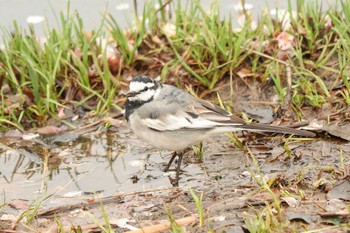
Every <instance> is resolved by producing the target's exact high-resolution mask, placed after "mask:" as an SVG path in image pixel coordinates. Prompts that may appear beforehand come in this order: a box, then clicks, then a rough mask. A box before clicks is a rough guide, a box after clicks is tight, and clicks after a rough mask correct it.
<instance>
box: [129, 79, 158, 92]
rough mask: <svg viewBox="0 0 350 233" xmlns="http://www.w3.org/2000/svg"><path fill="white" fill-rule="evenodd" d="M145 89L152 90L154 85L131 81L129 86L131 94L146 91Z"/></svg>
mask: <svg viewBox="0 0 350 233" xmlns="http://www.w3.org/2000/svg"><path fill="white" fill-rule="evenodd" d="M145 87H148V88H152V87H154V83H144V82H137V81H131V83H130V85H129V89H130V92H140V91H142V90H144V89H145Z"/></svg>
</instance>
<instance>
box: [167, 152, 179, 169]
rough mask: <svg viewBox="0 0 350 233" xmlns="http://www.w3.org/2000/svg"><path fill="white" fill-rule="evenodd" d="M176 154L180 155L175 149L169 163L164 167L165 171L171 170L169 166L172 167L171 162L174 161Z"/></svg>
mask: <svg viewBox="0 0 350 233" xmlns="http://www.w3.org/2000/svg"><path fill="white" fill-rule="evenodd" d="M176 156H178V155H177V153H176V151H174V153H173V155H172V156H171V158H170V160H169V163H168V165H167V166H166V168H165V169H164V171H165V172H167V171H169V168H170V166H171V164H172V163H173V162H174V159H175V158H176Z"/></svg>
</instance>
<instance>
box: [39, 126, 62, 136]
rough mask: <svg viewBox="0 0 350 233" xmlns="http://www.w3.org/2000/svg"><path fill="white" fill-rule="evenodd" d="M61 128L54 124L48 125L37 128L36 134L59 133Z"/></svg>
mask: <svg viewBox="0 0 350 233" xmlns="http://www.w3.org/2000/svg"><path fill="white" fill-rule="evenodd" d="M61 131H62V130H61V129H60V128H58V127H56V126H53V125H49V126H44V127H41V128H38V129H37V133H38V134H43V135H50V134H57V133H60V132H61Z"/></svg>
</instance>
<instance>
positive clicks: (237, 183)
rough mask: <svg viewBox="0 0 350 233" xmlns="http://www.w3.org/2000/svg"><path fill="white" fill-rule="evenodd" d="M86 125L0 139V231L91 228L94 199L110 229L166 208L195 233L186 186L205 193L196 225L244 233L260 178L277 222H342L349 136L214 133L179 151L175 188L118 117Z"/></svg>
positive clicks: (262, 204) (130, 225) (163, 215)
mask: <svg viewBox="0 0 350 233" xmlns="http://www.w3.org/2000/svg"><path fill="white" fill-rule="evenodd" d="M86 131H89V132H79V133H72V132H69V133H66V134H62V135H59V136H57V135H56V136H51V137H36V138H34V139H29V140H19V138H16V137H13V138H9V137H7V138H6V137H2V138H1V142H0V147H1V154H0V156H1V157H0V159H1V164H2V168H1V186H2V194H1V199H2V200H1V201H2V203H7V204H6V205H4V206H3V207H2V208H1V210H0V211H1V212H0V213H1V214H0V220H1V222H0V223H1V225H0V226H1V228H2V229H11V228H14V226H16V228H15V229H16V230H17V231H36V230H38V231H47V232H55V230H56V229H57V224H56V223H55V220H56V221H57V219H58V220H59V222H60V223H61V224H62V225H63V226H66V230H67V229H69V228H71V227H72V226H75V227H78V226H79V225H80V226H81V227H82V228H83V229H84V231H94V230H96V228H95V225H94V224H95V223H94V221H93V219H92V218H91V217H89V214H87V212H89V213H91V214H92V215H94V216H95V217H96V218H97V219H99V221H100V222H101V223H103V211H102V209H101V208H102V207H101V204H102V205H103V208H104V210H105V212H106V213H107V215H108V219H109V221H110V222H111V223H112V225H113V227H115V229H117V232H123V231H125V230H127V229H129V230H132V229H134V228H139V227H145V226H153V225H156V224H160V223H163V222H166V221H167V220H168V219H169V216H168V214H169V213H171V215H172V216H173V217H174V218H175V219H183V218H186V217H189V216H194V217H195V218H196V219H197V220H192V219H190V220H189V221H190V222H189V226H187V230H190V231H201V230H200V229H201V228H200V227H199V226H198V214H197V208H196V205H195V202H194V199H193V197H192V196H191V194H190V191H189V188H191V189H192V190H193V191H194V192H195V193H196V194H197V195H198V196H199V194H200V193H201V192H203V208H204V211H205V219H206V223H205V224H206V225H205V227H204V229H206V230H208V229H213V230H215V231H226V232H232V231H234V232H243V230H245V229H246V227H247V226H246V224H245V222H244V219H246V218H249V217H251V216H255V215H257V214H258V213H259V211H260V210H262V209H264V208H266V206H267V205H270V204H271V203H272V202H273V199H272V196H271V195H270V194H268V192H266V190H264V189H261V188H259V185H258V183H259V180H261V179H262V178H263V179H264V180H266V181H267V182H270V185H271V190H272V191H273V193H274V195H275V196H276V197H277V198H278V199H279V200H282V202H283V204H282V207H283V212H284V214H283V216H284V218H285V219H284V220H289V221H290V224H292V225H295V226H293V228H294V229H299V230H305V229H314V228H323V227H325V225H323V224H322V222H326V221H327V219H328V218H330V217H331V218H332V219H339V220H340V221H341V222H343V221H347V218H348V214H349V212H348V206H349V202H348V201H349V194H350V182H349V179H348V177H349V176H348V175H349V164H350V163H349V162H350V161H349V153H350V143H349V142H347V141H342V140H340V139H331V138H328V139H327V138H319V139H315V140H305V141H299V140H298V139H295V140H293V139H291V140H290V141H289V142H288V149H286V147H285V145H286V141H287V140H288V139H287V138H285V137H282V136H278V135H259V134H251V133H248V134H244V135H242V134H239V136H240V138H241V139H242V140H246V142H245V143H246V144H247V147H246V148H249V150H250V152H249V151H247V150H244V149H237V148H235V147H234V146H233V144H232V143H228V138H227V137H225V136H220V137H217V138H214V139H213V140H211V141H209V142H207V143H205V144H204V154H205V156H204V158H203V160H202V161H201V160H200V159H199V158H198V157H196V156H194V154H193V152H192V151H190V150H189V151H188V152H187V155H186V157H185V162H184V164H183V167H182V169H183V173H182V175H181V180H180V187H179V188H175V187H172V185H171V182H170V181H169V178H168V176H174V173H173V172H169V173H167V174H166V173H164V172H162V169H163V168H164V165H165V164H166V163H167V161H168V159H169V156H170V154H171V153H170V152H167V151H162V152H159V151H157V150H155V149H153V148H151V147H149V146H148V145H146V144H144V143H143V142H142V141H140V140H138V139H137V138H135V137H134V136H133V135H132V134H131V133H129V132H128V128H127V126H126V125H125V122H124V123H123V124H122V126H121V127H119V128H111V129H109V130H108V131H106V130H101V129H99V128H98V127H93V128H90V129H87V130H86ZM23 136H25V135H22V138H23ZM252 156H253V157H252ZM45 157H46V158H45ZM254 159H255V160H256V161H257V164H258V165H259V169H260V171H258V170H257V169H258V167H257V166H256V165H254V163H253V160H254ZM261 176H263V177H261ZM255 179H256V180H255ZM286 193H289V194H290V195H289V196H288V195H286ZM301 194H302V195H301ZM287 197H289V198H287ZM293 197H294V198H293ZM35 200H36V201H35ZM38 201H42V202H41V203H40V206H39V209H38V210H37V211H36V212H35V213H36V214H35V217H34V219H33V220H32V221H31V222H30V223H28V222H26V219H25V218H23V219H22V220H21V221H19V222H17V220H18V219H19V217H20V216H21V214H22V213H25V214H24V216H25V217H26V218H28V217H29V215H30V214H29V213H31V211H29V212H26V211H27V210H28V209H30V208H29V206H30V205H32V208H34V207H35V205H36V204H35V203H36V202H38ZM32 211H33V210H32ZM331 223H332V222H331ZM34 229H36V230H34Z"/></svg>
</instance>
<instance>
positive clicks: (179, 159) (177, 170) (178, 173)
mask: <svg viewBox="0 0 350 233" xmlns="http://www.w3.org/2000/svg"><path fill="white" fill-rule="evenodd" d="M177 156H178V160H177V165H176V177H175V182H174V184H173V185H174V186H179V179H180V171H181V162H182V157H183V152H180V153H178V154H177Z"/></svg>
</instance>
